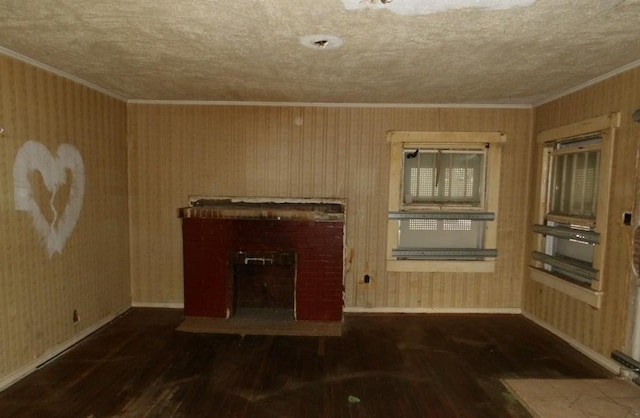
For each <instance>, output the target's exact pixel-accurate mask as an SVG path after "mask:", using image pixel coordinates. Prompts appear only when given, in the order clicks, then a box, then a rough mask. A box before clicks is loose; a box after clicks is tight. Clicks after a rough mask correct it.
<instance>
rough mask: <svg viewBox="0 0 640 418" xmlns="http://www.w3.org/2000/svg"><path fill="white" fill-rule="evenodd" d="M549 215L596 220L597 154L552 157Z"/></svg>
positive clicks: (598, 159) (598, 164)
mask: <svg viewBox="0 0 640 418" xmlns="http://www.w3.org/2000/svg"><path fill="white" fill-rule="evenodd" d="M552 165H553V167H552V176H553V178H552V180H551V184H552V191H551V204H550V208H549V209H550V212H551V213H554V214H559V215H566V216H577V217H582V218H595V216H596V201H597V192H598V190H597V188H598V171H599V166H600V150H590V151H577V152H575V153H569V154H561V155H556V156H554V157H553V162H552Z"/></svg>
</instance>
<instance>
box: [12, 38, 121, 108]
mask: <svg viewBox="0 0 640 418" xmlns="http://www.w3.org/2000/svg"><path fill="white" fill-rule="evenodd" d="M0 54H2V55H6V56H8V57H10V58H14V59H17V60H18V61H22V62H25V63H27V64H29V65H33V66H34V67H37V68H40V69H41V70H44V71H48V72H50V73H53V74H55V75H57V76H60V77H63V78H66V79H67V80H71V81H73V82H75V83H78V84H81V85H83V86H85V87H88V88H90V89H92V90H96V91H99V92H100V93H103V94H106V95H107V96H110V97H113V98H114V99H117V100H120V101H123V102H126V101H127V98H126V97H124V96H121V95H119V94H117V93H114V92H112V91H111V90H107V89H105V88H104V87H100V86H98V85H97V84H93V83H91V82H90V81H87V80H83V79H82V78H80V77H77V76H75V75H72V74H69V73H66V72H64V71H62V70H59V69H58V68H55V67H52V66H50V65H47V64H43V63H41V62H40V61H36V60H34V59H32V58H29V57H26V56H24V55H22V54H18V53H17V52H15V51H12V50H10V49H7V48H4V47H2V46H0Z"/></svg>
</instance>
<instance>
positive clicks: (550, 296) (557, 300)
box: [523, 68, 640, 358]
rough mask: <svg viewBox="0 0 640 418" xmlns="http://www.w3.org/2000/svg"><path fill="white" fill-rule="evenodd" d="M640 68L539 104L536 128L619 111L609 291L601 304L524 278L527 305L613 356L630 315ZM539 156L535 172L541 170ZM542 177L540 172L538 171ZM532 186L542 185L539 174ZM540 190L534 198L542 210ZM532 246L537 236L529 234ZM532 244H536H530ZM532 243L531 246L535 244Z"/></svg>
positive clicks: (621, 345) (554, 325)
mask: <svg viewBox="0 0 640 418" xmlns="http://www.w3.org/2000/svg"><path fill="white" fill-rule="evenodd" d="M639 77H640V69H638V68H636V69H633V70H630V71H627V72H625V73H622V74H620V75H617V76H615V77H612V78H610V79H607V80H604V81H602V82H600V83H598V84H595V85H593V86H590V87H587V88H585V89H583V90H581V91H578V92H575V93H573V94H571V95H568V96H565V97H562V98H559V99H557V100H554V101H553V102H550V103H546V104H544V105H542V106H540V107H538V108H537V109H536V132H540V131H542V130H546V129H551V128H557V127H560V126H564V125H569V124H572V123H577V122H580V121H582V120H586V119H590V118H594V117H597V116H600V115H603V114H609V113H612V112H617V111H619V112H620V116H621V124H620V128H619V129H618V132H617V138H616V148H615V150H614V155H613V171H612V181H611V191H610V193H611V196H610V201H609V221H608V224H607V228H608V234H609V236H610V237H615V239H609V240H608V241H607V244H606V248H605V254H606V255H605V257H606V260H605V267H606V268H605V270H606V276H607V277H605V278H604V280H605V281H604V289H603V291H604V295H603V300H602V306H601V308H600V309H594V308H592V307H590V306H589V305H588V304H586V303H583V302H580V301H577V300H576V299H573V298H571V297H568V296H566V295H564V294H562V293H560V292H557V291H556V290H553V289H550V288H548V287H546V286H543V285H541V284H538V283H535V282H533V281H532V280H529V279H527V280H525V288H524V303H523V309H524V310H525V311H526V312H527V314H528V315H531V316H532V317H534V318H536V319H537V320H539V321H541V322H542V323H544V324H547V325H548V326H549V327H551V328H552V329H555V330H557V331H559V332H560V333H562V334H564V335H566V336H568V337H569V338H571V339H573V340H574V341H575V342H577V343H578V344H581V345H583V346H584V347H586V348H587V349H589V350H593V352H596V353H599V354H600V355H601V356H603V357H604V358H608V357H609V356H610V354H611V351H612V350H614V349H621V350H624V349H625V348H627V347H625V339H626V338H627V336H626V321H627V316H628V314H629V313H628V312H627V302H628V286H629V279H630V263H631V232H632V231H631V227H630V226H625V225H623V224H622V213H623V212H624V211H632V210H633V206H634V199H635V192H634V184H635V176H636V173H635V167H636V155H637V151H638V136H637V134H636V133H634V129H637V127H636V126H634V122H633V121H632V119H631V114H632V112H633V110H634V109H636V108H638V107H640V88H639V86H640V83H639V82H638V80H639ZM539 165H540V161H539V160H538V161H537V163H536V167H535V168H534V172H535V173H539V172H540V167H539ZM535 176H536V177H538V174H536V175H535ZM533 181H534V182H537V183H536V185H535V186H534V188H533V190H535V191H538V190H540V184H539V179H535V177H534V180H533ZM538 202H539V196H536V199H535V201H532V202H531V203H532V206H531V210H532V211H535V210H537V207H538V206H537V205H538ZM530 237H531V240H530V247H531V246H532V245H533V241H534V240H535V239H536V238H535V237H533V234H531V235H530ZM530 249H531V248H530ZM530 249H529V250H530Z"/></svg>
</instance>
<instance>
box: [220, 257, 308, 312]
mask: <svg viewBox="0 0 640 418" xmlns="http://www.w3.org/2000/svg"><path fill="white" fill-rule="evenodd" d="M229 264H230V265H231V268H230V272H231V275H230V276H229V277H227V307H228V308H229V316H230V317H231V316H242V317H262V318H264V317H271V318H282V319H293V318H294V307H295V303H294V300H295V299H294V298H295V274H296V254H295V252H293V251H252V252H248V253H247V252H243V251H241V252H238V253H235V254H233V255H232V256H231V258H230V260H229Z"/></svg>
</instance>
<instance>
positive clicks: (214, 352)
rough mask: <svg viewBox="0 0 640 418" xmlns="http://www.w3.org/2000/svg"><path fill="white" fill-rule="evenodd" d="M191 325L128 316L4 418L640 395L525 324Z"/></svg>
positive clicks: (431, 413) (444, 408) (69, 358)
mask: <svg viewBox="0 0 640 418" xmlns="http://www.w3.org/2000/svg"><path fill="white" fill-rule="evenodd" d="M182 319H183V317H182V311H180V310H166V309H131V310H129V311H128V312H127V313H125V314H124V315H122V316H121V317H119V318H118V319H116V320H115V321H113V322H112V323H110V324H109V325H107V326H106V327H104V328H102V329H101V330H100V331H98V332H97V333H95V334H93V335H91V336H90V337H88V338H87V339H85V340H83V341H82V342H81V343H79V344H77V345H76V346H75V347H73V348H72V349H70V350H69V351H67V352H66V353H64V354H63V355H61V356H59V357H58V358H56V359H55V360H53V361H51V362H49V363H48V364H46V365H44V366H43V367H41V368H40V369H39V370H37V371H36V372H34V373H32V374H31V375H29V376H28V377H26V378H25V379H23V380H21V381H19V382H18V383H16V384H14V385H13V386H11V387H9V388H7V389H6V390H4V391H3V392H0V416H7V417H65V418H69V417H83V418H85V417H92V418H98V417H145V416H149V417H151V416H153V417H189V418H191V417H234V418H235V417H266V418H268V417H296V418H298V417H331V418H332V417H385V418H387V417H443V418H448V417H491V418H494V417H529V416H532V414H534V415H533V416H535V414H536V413H538V414H540V412H541V411H542V414H540V415H542V416H553V415H543V414H544V413H548V412H549V411H548V410H536V409H535V408H531V404H527V400H526V399H524V400H525V402H520V400H521V399H523V396H524V397H527V396H530V395H531V394H530V393H528V394H527V393H525V392H522V388H523V385H524V387H525V389H526V386H527V384H529V387H531V386H532V385H533V387H536V388H540V387H541V384H543V383H544V384H549V382H551V383H553V382H560V381H565V382H570V383H569V387H570V388H576V389H575V390H577V388H578V387H583V386H582V383H584V382H600V379H605V380H604V381H605V382H614V384H620V383H621V384H624V385H629V386H625V387H626V388H631V389H630V390H636V389H637V388H635V387H634V386H633V385H631V384H629V383H627V382H622V381H619V380H616V379H613V380H610V379H611V378H612V376H611V374H610V373H609V372H608V371H607V370H605V369H603V368H601V367H600V366H598V365H597V364H595V363H593V362H592V361H591V360H589V359H588V358H586V357H585V356H583V355H582V354H580V353H579V352H577V351H575V350H574V349H573V348H571V347H570V346H569V345H568V344H566V343H565V342H563V341H562V340H560V339H558V338H556V337H555V336H553V335H552V334H550V333H549V332H547V331H546V330H544V329H542V328H540V327H539V326H537V325H535V324H533V323H532V322H530V321H528V320H527V319H526V318H524V317H522V316H519V315H440V314H429V315H409V314H395V315H372V314H371V315H360V314H359V315H356V314H347V315H345V322H344V326H343V334H342V336H341V337H324V338H318V337H295V336H273V335H271V336H268V335H266V336H256V335H244V336H243V335H234V334H204V333H188V332H181V331H177V330H176V327H177V326H178V325H179V324H180V323H181V321H182ZM523 379H526V380H523ZM585 379H586V380H585ZM514 382H515V383H514ZM526 382H529V383H526ZM571 382H573V383H571ZM576 382H578V383H576ZM579 382H582V383H579ZM519 385H520V386H519ZM591 386H592V385H590V384H588V383H587V388H588V389H589V390H592V388H591ZM508 387H510V388H511V389H512V390H511V391H510V390H509V388H508ZM575 390H574V392H575ZM603 390H605V391H606V390H609V389H603ZM556 392H557V391H556ZM523 393H524V395H523ZM540 393H541V392H537V394H538V395H539V394H540ZM572 393H573V392H572ZM547 394H549V393H548V392H547ZM552 394H553V393H552ZM631 394H633V393H631ZM534 395H536V393H534ZM572 396H573V395H572ZM534 397H535V396H534ZM534 402H535V401H534ZM551 408H552V413H553V408H554V407H551ZM559 408H560V407H559ZM625 411H626V413H627V415H626V416H634V415H633V414H634V413H635V409H633V406H629V407H628V408H627V409H626V410H625ZM564 412H565V414H564V415H557V416H573V415H567V414H566V410H565V411H564ZM589 412H593V413H594V414H595V413H596V412H597V411H596V410H591V411H589ZM598 413H599V412H598ZM585 414H586V413H585ZM576 416H601V415H597V414H596V415H576ZM605 416H607V415H605ZM609 416H613V415H609ZM623 416H624V415H623Z"/></svg>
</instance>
